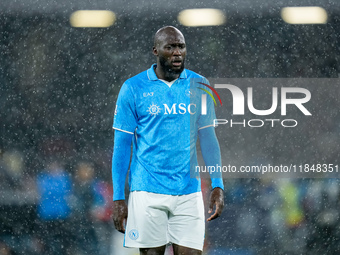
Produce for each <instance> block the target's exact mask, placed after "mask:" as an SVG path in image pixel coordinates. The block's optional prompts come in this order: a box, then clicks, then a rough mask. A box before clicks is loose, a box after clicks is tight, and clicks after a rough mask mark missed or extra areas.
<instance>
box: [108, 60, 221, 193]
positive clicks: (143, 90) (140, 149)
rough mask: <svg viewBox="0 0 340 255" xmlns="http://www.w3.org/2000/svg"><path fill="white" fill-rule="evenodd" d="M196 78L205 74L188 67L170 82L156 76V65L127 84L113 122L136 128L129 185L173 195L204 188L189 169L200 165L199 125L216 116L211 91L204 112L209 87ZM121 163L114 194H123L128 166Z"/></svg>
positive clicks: (115, 171)
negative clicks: (203, 105) (124, 167)
mask: <svg viewBox="0 0 340 255" xmlns="http://www.w3.org/2000/svg"><path fill="white" fill-rule="evenodd" d="M198 82H204V83H207V80H206V79H205V78H204V77H202V76H200V75H198V74H196V73H195V72H192V71H190V70H187V69H185V70H184V71H183V72H182V73H181V75H180V77H179V78H178V79H177V80H176V81H175V82H174V83H173V84H172V85H171V87H169V86H168V85H167V84H165V83H164V82H163V81H161V80H159V79H158V78H157V76H156V73H155V71H154V65H153V66H151V68H150V69H148V70H147V71H144V72H142V73H140V74H138V75H136V76H134V77H132V78H130V79H128V80H127V81H126V82H125V83H124V84H123V86H122V88H121V90H120V93H119V96H118V99H117V104H116V110H115V117H114V124H113V128H114V129H116V130H119V131H123V132H125V133H128V134H131V135H132V134H134V136H133V139H132V140H133V156H132V162H131V167H130V169H131V171H130V175H129V181H130V191H137V190H139V191H147V192H153V193H160V194H169V195H184V194H190V193H194V192H197V191H200V189H201V187H200V186H201V185H200V179H199V178H196V177H198V176H197V175H196V176H193V175H192V174H191V173H193V172H194V171H191V173H190V170H193V169H195V166H196V165H197V153H196V142H197V136H198V130H199V129H200V128H206V127H207V126H212V125H213V120H214V119H215V118H216V117H215V110H214V105H213V100H212V99H211V98H210V97H209V96H208V97H207V114H205V115H202V114H201V108H202V107H201V95H202V93H205V92H203V90H200V89H197V87H203V88H205V89H206V87H204V86H203V85H201V84H199V83H198ZM117 134H118V132H116V135H117ZM128 147H129V146H128ZM121 148H122V147H121ZM117 150H119V148H115V152H114V153H117ZM124 150H126V149H124ZM124 153H127V152H126V151H125V152H124ZM118 154H120V153H119V152H118ZM114 158H115V156H114ZM117 159H119V158H118V157H117ZM125 160H126V158H125ZM118 164H119V163H116V162H113V170H112V171H113V174H112V176H113V179H114V180H113V182H114V183H116V185H114V193H116V194H115V195H114V196H115V198H114V199H116V198H120V199H123V191H122V188H118V187H117V186H119V185H121V186H124V185H122V179H124V178H122V176H124V173H126V172H125V171H126V170H120V169H119V168H116V167H117V165H118ZM214 165H216V163H215V164H214ZM119 176H120V181H117V180H116V178H118V177H119ZM115 186H116V187H115ZM117 193H119V194H118V195H117Z"/></svg>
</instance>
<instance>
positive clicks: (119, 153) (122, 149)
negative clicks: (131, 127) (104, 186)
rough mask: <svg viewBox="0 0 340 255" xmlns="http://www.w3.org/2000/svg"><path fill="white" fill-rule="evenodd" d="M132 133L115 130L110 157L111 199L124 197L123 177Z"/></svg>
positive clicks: (126, 168) (128, 159) (126, 167)
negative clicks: (111, 155)
mask: <svg viewBox="0 0 340 255" xmlns="http://www.w3.org/2000/svg"><path fill="white" fill-rule="evenodd" d="M132 137H133V135H132V134H129V133H125V132H122V131H119V130H116V131H115V139H114V149H113V157H112V183H113V200H114V201H115V200H124V199H125V179H126V174H127V171H128V168H129V163H130V155H131V140H132Z"/></svg>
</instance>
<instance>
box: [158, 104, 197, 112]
mask: <svg viewBox="0 0 340 255" xmlns="http://www.w3.org/2000/svg"><path fill="white" fill-rule="evenodd" d="M163 105H164V114H186V113H187V112H188V113H190V114H195V113H196V111H195V109H196V105H195V104H189V105H188V106H187V105H186V104H184V103H180V104H178V105H177V104H173V105H172V106H171V108H170V107H169V106H168V105H167V104H163Z"/></svg>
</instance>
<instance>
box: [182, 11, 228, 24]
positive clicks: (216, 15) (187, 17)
mask: <svg viewBox="0 0 340 255" xmlns="http://www.w3.org/2000/svg"><path fill="white" fill-rule="evenodd" d="M177 18H178V21H179V22H180V23H181V24H182V25H184V26H188V27H200V26H219V25H223V24H224V23H225V22H226V16H225V14H224V13H223V11H221V10H218V9H187V10H183V11H181V12H180V13H179V14H178V17H177Z"/></svg>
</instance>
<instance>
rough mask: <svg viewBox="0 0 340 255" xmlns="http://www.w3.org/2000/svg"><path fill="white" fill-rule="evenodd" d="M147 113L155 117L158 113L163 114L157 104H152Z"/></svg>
mask: <svg viewBox="0 0 340 255" xmlns="http://www.w3.org/2000/svg"><path fill="white" fill-rule="evenodd" d="M147 112H149V114H151V115H153V116H155V115H158V113H160V112H161V108H160V107H159V106H158V105H156V104H152V105H150V106H149V108H148V110H147Z"/></svg>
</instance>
